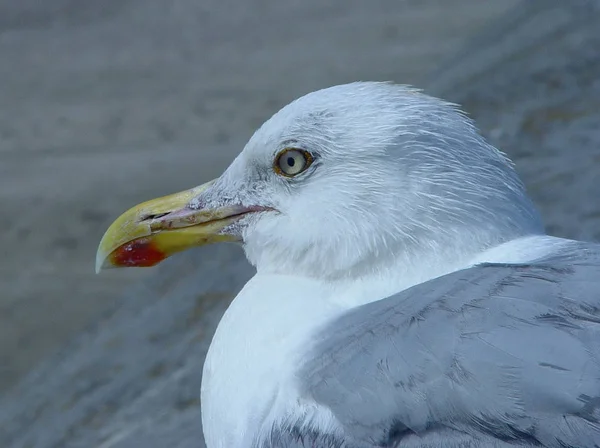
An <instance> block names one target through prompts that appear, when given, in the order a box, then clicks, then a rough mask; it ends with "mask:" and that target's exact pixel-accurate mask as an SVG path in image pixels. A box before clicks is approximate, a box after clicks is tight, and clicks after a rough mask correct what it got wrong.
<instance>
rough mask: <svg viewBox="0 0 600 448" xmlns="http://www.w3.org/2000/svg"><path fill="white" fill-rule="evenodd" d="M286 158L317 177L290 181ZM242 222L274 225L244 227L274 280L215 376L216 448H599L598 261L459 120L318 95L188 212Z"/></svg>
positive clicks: (354, 90) (231, 339)
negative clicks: (293, 153)
mask: <svg viewBox="0 0 600 448" xmlns="http://www.w3.org/2000/svg"><path fill="white" fill-rule="evenodd" d="M286 147H294V148H300V149H303V150H306V151H309V152H310V153H311V154H312V155H313V156H314V159H315V161H314V163H313V164H312V165H311V166H310V167H309V168H308V169H307V170H306V171H305V172H303V173H301V174H300V175H298V176H296V177H293V178H286V177H282V176H278V175H277V174H276V173H275V172H274V170H273V160H274V158H275V157H276V154H278V153H279V152H280V151H281V150H282V149H284V148H286ZM226 203H240V204H243V205H246V206H256V205H260V206H262V207H268V208H270V209H273V210H274V211H270V212H264V213H254V214H249V215H247V216H246V217H245V218H243V219H242V220H240V221H238V222H237V223H236V224H234V226H237V231H238V232H240V234H241V236H242V237H243V246H244V250H245V253H246V256H247V258H248V260H249V261H250V262H251V263H252V264H253V265H254V266H255V267H256V269H257V274H256V275H255V276H254V278H252V279H251V280H250V281H249V282H248V284H247V285H246V286H245V287H244V289H243V290H242V291H241V292H240V293H239V295H238V296H237V297H236V299H235V300H234V301H233V303H232V304H231V306H230V308H229V309H228V310H227V312H226V313H225V315H224V317H223V319H222V321H221V322H220V324H219V327H218V329H217V332H216V334H215V337H214V339H213V341H212V344H211V347H210V350H209V353H208V357H207V360H206V364H205V368H204V377H203V383H202V414H203V417H202V420H203V428H204V433H205V437H206V442H207V445H208V447H209V448H217V447H227V448H232V447H270V446H285V447H288V446H290V447H293V446H297V447H300V446H306V447H313V446H318V447H342V446H343V447H375V446H377V447H380V446H381V447H387V446H389V447H391V446H402V447H405V446H406V447H442V446H443V447H459V446H460V447H488V446H513V445H517V446H548V447H560V446H578V447H587V446H598V445H594V444H600V429H599V428H600V426H599V425H598V418H600V413H599V411H598V409H597V407H598V405H600V380H599V379H598V378H599V377H600V365H599V361H600V358H599V349H598V344H599V343H600V323H599V322H600V311H599V307H600V292H598V291H600V267H599V265H600V255H599V249H598V246H595V245H591V244H589V245H586V244H584V243H578V242H573V241H568V240H562V239H558V238H552V237H549V236H546V235H544V233H543V227H542V224H541V221H540V218H539V216H538V214H537V212H536V211H535V209H534V207H533V205H532V204H531V202H530V200H529V199H528V197H527V195H526V193H525V191H524V188H523V186H522V184H521V182H520V180H519V179H518V177H517V175H516V174H515V172H514V170H513V167H512V165H511V163H510V162H509V161H508V160H507V159H506V157H505V156H504V155H503V154H502V153H500V152H499V151H498V150H496V149H495V148H493V147H492V146H490V145H489V144H488V143H486V142H485V140H484V139H483V138H482V137H481V136H480V135H479V134H478V132H477V131H476V129H475V127H474V126H473V124H472V122H471V121H470V120H469V119H467V118H466V117H465V116H464V115H463V114H462V113H460V112H459V111H458V110H457V108H456V107H455V106H453V105H451V104H448V103H445V102H443V101H440V100H438V99H434V98H431V97H429V96H426V95H423V94H421V93H419V92H418V91H416V90H413V89H410V88H408V87H403V86H397V85H392V84H387V83H354V84H348V85H342V86H336V87H332V88H329V89H325V90H321V91H318V92H314V93H311V94H309V95H306V96H304V97H302V98H300V99H298V100H296V101H294V102H293V103H291V104H290V105H288V106H286V107H284V108H283V109H282V110H281V111H279V112H278V113H277V114H275V115H274V116H273V117H272V118H271V119H270V120H268V121H267V122H266V123H265V124H264V125H263V126H262V127H261V128H260V129H259V130H257V131H256V133H255V134H254V135H253V136H252V138H251V139H250V141H249V142H248V144H247V145H246V147H245V148H244V150H243V151H242V152H241V154H240V155H239V156H238V157H237V158H236V159H235V161H234V162H233V163H232V164H231V166H230V167H229V168H228V169H227V170H226V171H225V173H224V174H223V175H222V176H221V177H220V178H219V179H218V180H217V181H216V182H215V183H214V184H213V185H212V186H211V187H210V188H209V189H208V190H206V191H205V192H203V193H202V195H201V196H200V197H199V198H196V199H195V200H194V201H192V204H191V206H192V208H193V207H198V208H199V207H213V206H218V205H222V204H226ZM230 230H231V229H230ZM479 263H488V264H486V265H483V266H480V265H478V264H479ZM490 263H492V265H490ZM440 277H441V278H440ZM540 279H541V280H540ZM415 285H416V286H415ZM382 299H383V300H382Z"/></svg>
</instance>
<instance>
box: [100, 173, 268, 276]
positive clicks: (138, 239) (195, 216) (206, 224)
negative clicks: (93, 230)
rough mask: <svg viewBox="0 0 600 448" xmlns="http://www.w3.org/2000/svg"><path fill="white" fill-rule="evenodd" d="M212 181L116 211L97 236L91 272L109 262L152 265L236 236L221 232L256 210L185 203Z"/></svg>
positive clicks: (233, 239) (234, 206)
mask: <svg viewBox="0 0 600 448" xmlns="http://www.w3.org/2000/svg"><path fill="white" fill-rule="evenodd" d="M213 182H214V181H211V182H208V183H206V184H204V185H201V186H199V187H196V188H192V189H191V190H187V191H183V192H181V193H175V194H172V195H169V196H164V197H162V198H158V199H153V200H151V201H148V202H144V203H142V204H140V205H136V206H135V207H133V208H131V209H129V210H128V211H126V212H125V213H123V214H122V215H121V216H119V217H118V218H117V219H116V220H115V222H113V223H112V224H111V225H110V227H109V228H108V230H107V231H106V233H105V234H104V236H103V237H102V240H101V241H100V245H99V246H98V252H97V253H96V272H97V273H98V272H100V271H101V270H102V269H106V268H114V267H148V266H154V265H156V264H158V263H160V262H161V261H163V260H164V259H166V258H167V257H169V256H171V255H173V254H175V253H177V252H181V251H183V250H186V249H188V248H191V247H194V246H202V245H205V244H210V243H215V242H222V241H238V240H239V237H238V236H236V235H232V234H227V233H223V232H222V231H223V229H225V228H226V227H227V226H229V225H230V224H232V223H234V222H235V221H237V220H239V219H240V218H241V217H242V216H243V215H245V214H247V213H250V212H255V211H259V210H258V209H257V208H252V209H249V208H245V207H242V206H240V205H231V206H225V207H219V208H216V209H200V210H196V209H192V208H189V206H188V205H189V203H190V201H191V200H192V199H193V198H195V197H197V196H199V195H200V194H201V193H202V192H204V191H205V190H206V189H207V188H208V187H210V185H211V184H212V183H213Z"/></svg>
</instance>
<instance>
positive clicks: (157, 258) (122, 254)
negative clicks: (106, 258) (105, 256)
mask: <svg viewBox="0 0 600 448" xmlns="http://www.w3.org/2000/svg"><path fill="white" fill-rule="evenodd" d="M165 258H167V256H166V255H165V254H164V253H163V252H161V251H160V250H159V249H158V248H157V247H156V246H155V245H154V243H153V242H152V241H150V240H149V239H148V238H139V239H137V240H133V241H130V242H128V243H125V244H123V245H122V246H121V247H119V248H118V249H115V250H114V251H113V253H112V254H110V261H111V263H112V264H113V265H115V266H129V267H140V268H147V267H150V266H154V265H157V264H158V263H160V262H161V261H163V260H164V259H165Z"/></svg>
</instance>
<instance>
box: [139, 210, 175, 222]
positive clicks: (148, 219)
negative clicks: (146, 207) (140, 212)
mask: <svg viewBox="0 0 600 448" xmlns="http://www.w3.org/2000/svg"><path fill="white" fill-rule="evenodd" d="M169 213H171V212H165V213H157V214H155V215H146V216H144V217H142V219H140V222H144V221H152V220H153V219H158V218H162V217H163V216H167V215H168V214H169Z"/></svg>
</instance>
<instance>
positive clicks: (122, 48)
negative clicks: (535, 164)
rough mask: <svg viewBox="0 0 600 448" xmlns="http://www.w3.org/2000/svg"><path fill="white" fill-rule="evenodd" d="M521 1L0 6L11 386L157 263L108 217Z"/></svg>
mask: <svg viewBox="0 0 600 448" xmlns="http://www.w3.org/2000/svg"><path fill="white" fill-rule="evenodd" d="M515 3H517V0H373V1H369V2H366V1H359V0H335V1H330V2H323V1H320V0H310V1H309V0H288V1H285V2H275V1H266V0H252V1H241V0H238V1H236V2H234V1H231V0H230V1H217V0H202V1H199V0H173V1H170V2H166V1H162V0H103V1H102V2H98V1H94V0H85V1H84V0H78V1H72V0H53V1H52V2H50V1H48V2H40V1H35V0H0V204H1V206H0V219H1V220H2V222H3V231H2V232H1V233H0V247H1V250H2V255H3V256H2V257H1V258H0V260H1V264H0V285H1V293H0V390H2V389H3V388H5V387H7V386H8V385H9V384H11V383H13V382H14V381H15V380H16V379H17V378H18V377H19V376H20V375H22V374H23V373H24V372H25V371H27V370H28V369H30V368H31V367H32V366H33V365H34V364H35V363H36V362H37V361H38V360H39V359H40V358H41V357H42V356H44V355H46V354H48V353H49V352H51V351H53V350H54V349H55V348H56V347H58V346H60V345H61V344H63V343H64V342H65V341H67V340H68V339H69V338H70V337H71V336H73V335H74V334H75V333H76V332H78V331H80V330H81V329H82V328H83V327H84V326H86V325H87V324H88V323H89V322H90V321H92V320H94V318H96V317H97V316H98V315H99V314H101V313H102V312H103V311H104V310H106V309H108V307H110V305H111V303H113V301H114V300H115V299H116V298H117V297H118V295H119V293H120V291H121V290H122V288H123V287H124V285H126V284H131V282H133V281H137V280H138V279H140V278H142V277H145V276H147V275H151V273H152V271H145V272H143V271H121V272H111V273H110V275H103V276H102V277H97V276H95V275H94V272H93V262H94V255H95V249H96V245H97V243H98V241H99V239H100V237H101V236H102V233H103V231H104V230H105V228H106V227H107V225H108V224H109V223H110V222H111V220H112V219H113V218H115V217H116V216H117V215H118V214H119V213H120V212H122V211H123V210H124V209H126V208H128V207H129V206H131V205H133V204H135V203H138V202H139V201H142V200H145V199H148V198H151V197H155V196H157V195H162V194H165V193H169V192H172V191H176V190H179V189H182V188H187V187H190V186H193V185H196V184H198V183H201V182H203V181H205V180H208V179H209V178H212V177H214V176H216V175H218V173H219V172H220V171H221V170H222V169H223V168H224V167H225V166H226V165H227V163H228V162H229V161H230V160H231V159H232V158H233V157H234V156H235V154H236V153H237V152H238V151H239V150H240V149H241V147H242V145H243V144H244V142H245V141H246V140H247V139H248V138H249V136H250V135H251V133H252V132H253V130H254V129H255V128H256V127H257V126H258V125H259V124H260V123H261V122H262V121H264V120H265V119H266V118H268V117H269V116H270V115H271V114H272V113H274V112H275V111H276V110H277V109H278V108H279V107H281V106H282V105H284V104H285V103H287V102H288V101H290V100H291V99H293V98H295V97H297V96H299V95H301V94H303V93H306V92H309V91H312V90H315V89H318V88H321V87H325V86H328V85H332V84H337V83H342V82H347V81H354V80H394V81H397V82H402V83H412V84H416V85H422V81H423V79H424V75H425V74H427V73H429V72H430V71H431V70H432V69H433V68H435V67H436V66H438V65H439V64H440V62H441V61H442V60H443V59H445V58H446V57H447V56H449V55H451V54H452V52H453V51H454V50H456V49H457V48H458V47H459V46H460V44H461V43H462V42H463V41H464V39H465V38H466V37H467V36H469V35H471V34H472V33H473V32H474V31H476V30H478V29H479V28H481V27H482V26H483V24H485V23H486V22H487V21H488V20H490V19H492V18H494V17H496V16H498V15H500V14H502V13H503V12H504V11H505V10H507V9H509V8H510V7H512V6H513V5H514V4H515Z"/></svg>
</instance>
